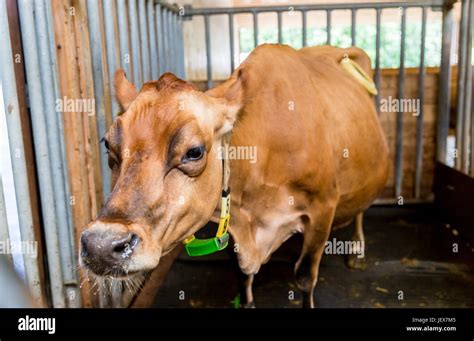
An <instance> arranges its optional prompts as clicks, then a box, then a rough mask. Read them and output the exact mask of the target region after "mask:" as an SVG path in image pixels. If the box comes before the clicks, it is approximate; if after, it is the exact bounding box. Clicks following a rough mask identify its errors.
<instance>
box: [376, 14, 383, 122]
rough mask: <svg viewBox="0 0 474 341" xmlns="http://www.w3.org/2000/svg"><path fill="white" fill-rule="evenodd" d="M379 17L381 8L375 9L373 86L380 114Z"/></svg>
mask: <svg viewBox="0 0 474 341" xmlns="http://www.w3.org/2000/svg"><path fill="white" fill-rule="evenodd" d="M381 17H382V10H381V9H377V10H376V11H375V21H376V24H375V26H376V33H375V87H376V88H377V90H378V94H377V95H376V96H375V107H376V108H377V113H378V114H379V115H380V36H381Z"/></svg>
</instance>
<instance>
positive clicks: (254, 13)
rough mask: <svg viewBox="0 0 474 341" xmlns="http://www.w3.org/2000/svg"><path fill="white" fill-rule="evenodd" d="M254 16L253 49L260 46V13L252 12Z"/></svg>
mask: <svg viewBox="0 0 474 341" xmlns="http://www.w3.org/2000/svg"><path fill="white" fill-rule="evenodd" d="M252 16H253V47H257V46H258V12H256V11H254V12H252Z"/></svg>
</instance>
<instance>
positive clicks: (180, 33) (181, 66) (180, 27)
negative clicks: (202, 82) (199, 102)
mask: <svg viewBox="0 0 474 341" xmlns="http://www.w3.org/2000/svg"><path fill="white" fill-rule="evenodd" d="M178 40H179V45H178V48H179V77H180V78H181V79H185V78H186V70H185V63H184V39H183V19H182V16H181V15H180V16H179V17H178Z"/></svg>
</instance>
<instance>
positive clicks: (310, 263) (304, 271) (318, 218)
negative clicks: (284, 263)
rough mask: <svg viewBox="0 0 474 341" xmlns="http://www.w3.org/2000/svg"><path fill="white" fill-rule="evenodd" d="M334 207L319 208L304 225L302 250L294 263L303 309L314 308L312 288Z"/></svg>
mask: <svg viewBox="0 0 474 341" xmlns="http://www.w3.org/2000/svg"><path fill="white" fill-rule="evenodd" d="M334 212H335V207H333V206H329V207H327V206H326V207H320V208H318V213H317V214H316V215H315V216H314V217H312V218H313V219H314V220H311V221H310V220H308V221H307V222H306V223H305V230H304V234H303V236H304V241H303V249H302V251H301V255H300V258H299V259H298V261H297V262H296V266H295V277H296V284H297V285H298V288H299V289H300V290H301V291H302V293H303V308H314V298H313V293H314V287H315V286H316V282H317V281H318V272H319V263H320V262H321V257H322V255H323V251H324V247H325V244H326V241H327V240H328V238H329V233H330V231H331V225H332V221H333V219H334Z"/></svg>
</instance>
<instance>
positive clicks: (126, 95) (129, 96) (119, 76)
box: [114, 69, 138, 111]
mask: <svg viewBox="0 0 474 341" xmlns="http://www.w3.org/2000/svg"><path fill="white" fill-rule="evenodd" d="M114 87H115V97H116V98H117V101H118V102H119V104H120V106H121V107H122V110H123V111H127V109H128V107H129V106H130V104H131V103H132V102H133V101H134V100H135V98H136V97H137V95H138V93H137V89H135V85H133V84H132V83H130V82H129V81H128V79H127V77H126V75H125V71H123V69H118V70H117V72H115V76H114Z"/></svg>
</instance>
